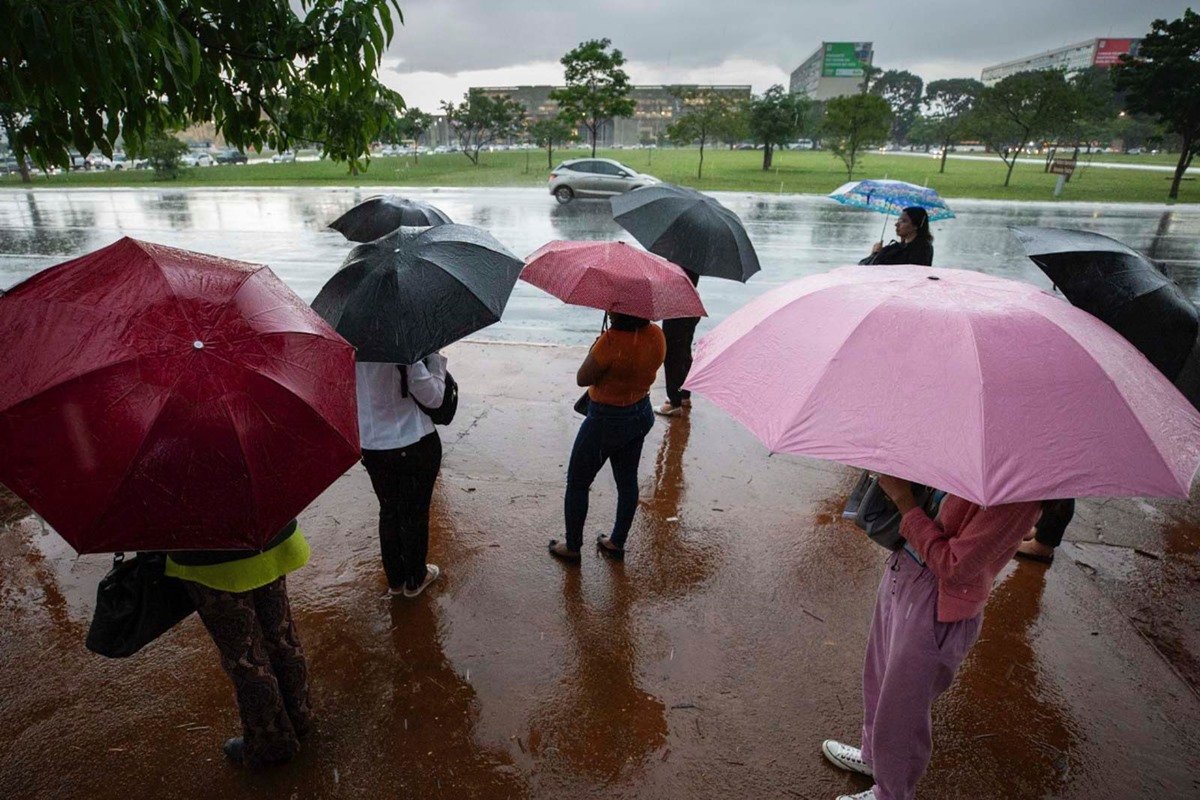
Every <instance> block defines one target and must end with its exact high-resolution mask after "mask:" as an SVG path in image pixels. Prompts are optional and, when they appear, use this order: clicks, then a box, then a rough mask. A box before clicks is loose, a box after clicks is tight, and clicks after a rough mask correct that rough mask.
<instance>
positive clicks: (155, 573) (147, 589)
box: [84, 553, 196, 658]
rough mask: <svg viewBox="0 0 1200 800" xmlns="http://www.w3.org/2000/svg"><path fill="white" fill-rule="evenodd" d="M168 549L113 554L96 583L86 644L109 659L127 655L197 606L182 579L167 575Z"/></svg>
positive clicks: (155, 637)
mask: <svg viewBox="0 0 1200 800" xmlns="http://www.w3.org/2000/svg"><path fill="white" fill-rule="evenodd" d="M166 565H167V556H166V553H138V554H137V555H135V556H134V557H133V558H130V559H126V558H125V554H124V553H116V554H114V556H113V567H112V569H111V570H109V573H108V574H107V575H105V576H104V577H103V578H102V579H101V580H100V585H99V586H98V587H96V613H95V614H94V615H93V616H92V625H91V628H89V629H88V634H87V639H86V640H85V641H84V645H85V646H86V647H87V649H88V650H91V651H92V652H93V653H98V654H99V655H102V656H106V657H108V658H126V657H127V656H131V655H133V654H134V653H136V652H137V651H138V650H141V649H142V648H143V647H145V646H146V645H148V644H150V642H153V641H154V640H155V639H157V638H158V637H159V636H162V635H163V634H164V633H166V632H167V631H169V630H171V628H173V627H175V626H176V625H177V624H179V623H180V622H181V621H182V620H184V619H185V618H186V617H187V616H188V615H190V614H191V613H192V612H193V611H195V610H196V606H195V605H194V604H193V603H192V599H191V597H189V596H188V593H187V589H185V588H184V586H183V582H182V581H180V580H177V579H175V578H171V577H168V576H167V575H166V574H165V573H164V570H165V569H166Z"/></svg>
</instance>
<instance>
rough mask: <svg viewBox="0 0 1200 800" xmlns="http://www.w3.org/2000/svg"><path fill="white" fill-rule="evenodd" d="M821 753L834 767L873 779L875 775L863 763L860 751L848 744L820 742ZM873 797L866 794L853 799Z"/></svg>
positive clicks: (865, 763)
mask: <svg viewBox="0 0 1200 800" xmlns="http://www.w3.org/2000/svg"><path fill="white" fill-rule="evenodd" d="M821 752H822V753H824V754H825V757H826V758H828V759H829V760H830V761H831V762H832V763H833V765H834V766H837V767H841V768H842V769H844V770H848V771H850V772H857V773H858V774H859V775H866V776H868V777H871V778H874V777H875V773H874V772H872V771H871V767H870V765H868V764H867V762H865V761H863V757H862V750H859V749H858V748H857V747H851V746H850V745H848V744H842V743H841V742H835V741H834V740H833V739H826V740H825V741H823V742H821ZM874 796H875V795H874V794H872V793H871V792H867V793H866V794H862V795H854V797H855V798H859V797H861V798H865V799H866V800H870V798H873V797H874Z"/></svg>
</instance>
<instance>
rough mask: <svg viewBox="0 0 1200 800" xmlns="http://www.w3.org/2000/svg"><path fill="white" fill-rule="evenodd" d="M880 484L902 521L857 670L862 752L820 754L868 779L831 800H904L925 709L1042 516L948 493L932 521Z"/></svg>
mask: <svg viewBox="0 0 1200 800" xmlns="http://www.w3.org/2000/svg"><path fill="white" fill-rule="evenodd" d="M879 485H880V486H881V487H882V488H883V490H884V491H885V492H887V494H888V496H889V497H891V498H892V500H893V501H894V502H895V503H896V506H897V507H898V508H899V509H900V511H901V512H903V514H904V516H903V519H902V521H901V523H900V533H901V535H903V536H904V539H905V546H904V547H902V548H900V549H899V550H897V551H896V552H894V553H893V554H892V556H891V557H890V558H889V559H888V561H887V570H886V571H885V572H884V573H883V580H882V582H881V583H880V584H879V593H878V596H877V598H876V600H875V614H874V618H873V620H872V622H871V633H870V635H869V636H868V637H867V656H866V663H865V664H864V666H863V728H862V746H861V747H853V746H851V745H847V744H843V743H841V742H838V741H834V740H832V739H829V740H826V741H825V742H824V743H822V745H821V750H822V752H824V754H825V757H826V758H828V759H829V760H830V761H831V762H833V763H834V764H836V765H837V766H839V767H841V768H842V769H846V770H850V771H852V772H857V773H860V774H863V775H866V776H868V777H871V778H874V781H875V784H874V786H872V787H871V788H870V789H868V790H866V791H865V792H861V793H859V794H855V795H842V796H841V797H840V798H838V800H910V799H911V798H912V797H913V796H914V795H915V794H916V790H917V783H918V781H920V779H921V776H922V775H923V774H924V773H925V769H926V767H928V766H929V757H930V754H931V751H932V729H931V728H932V724H931V720H930V710H931V708H932V706H933V701H934V700H936V699H937V697H938V695H940V694H941V693H942V692H944V691H946V689H947V688H948V687H949V686H950V684H951V682H952V681H953V680H954V674H955V673H956V672H957V671H958V667H959V665H960V664H961V663H962V662H963V659H964V658H965V657H966V655H967V651H969V650H970V649H971V646H972V645H973V644H975V640H976V639H977V638H978V637H979V629H980V626H981V625H982V624H983V607H984V604H986V603H987V599H988V595H989V594H990V593H991V590H992V584H993V582H994V581H995V580H996V576H997V575H998V574H999V573H1000V570H1002V569H1003V568H1004V565H1005V564H1007V563H1008V561H1009V560H1010V559H1011V558H1012V557H1013V554H1014V553H1015V552H1016V550H1017V547H1019V546H1020V544H1021V541H1022V540H1023V538H1024V537H1025V534H1026V533H1028V532H1029V529H1030V528H1031V527H1032V526H1033V524H1034V523H1035V522H1036V521H1037V518H1038V515H1039V514H1040V513H1041V505H1040V504H1039V503H1037V502H1027V503H1008V504H1005V505H997V506H992V507H990V508H984V507H982V506H978V505H975V504H974V503H971V502H969V501H967V500H964V499H962V498H961V497H955V496H954V495H947V496H946V499H945V500H943V501H942V505H941V509H940V510H939V512H938V515H937V519H936V520H933V519H930V518H929V516H928V515H927V514H926V513H925V512H924V511H923V510H921V508H920V507H919V506H918V505H917V503H916V501H915V500H914V499H913V493H912V487H911V485H910V484H909V482H908V481H905V480H901V479H898V478H893V477H890V476H886V475H882V476H880V478H879Z"/></svg>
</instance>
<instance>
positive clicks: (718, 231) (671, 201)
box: [610, 183, 760, 283]
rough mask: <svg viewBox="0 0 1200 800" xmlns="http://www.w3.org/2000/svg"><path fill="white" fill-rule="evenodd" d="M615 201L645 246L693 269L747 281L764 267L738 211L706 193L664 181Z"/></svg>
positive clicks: (620, 220)
mask: <svg viewBox="0 0 1200 800" xmlns="http://www.w3.org/2000/svg"><path fill="white" fill-rule="evenodd" d="M610 202H611V203H612V211H613V219H614V220H616V221H617V224H618V225H620V226H621V227H622V228H624V229H625V230H627V231H629V232H630V233H632V234H633V238H635V239H637V240H638V241H639V242H640V243H641V244H642V246H643V247H645V248H646V249H647V250H649V251H650V252H651V253H655V254H656V255H660V256H662V257H663V258H665V259H667V260H668V261H671V262H674V263H676V264H678V265H679V266H681V267H683V268H684V269H686V270H688V271H690V272H694V273H695V274H697V275H711V276H712V277H714V278H728V279H729V280H734V281H741V282H742V283H745V282H746V281H747V280H749V278H750V276H751V275H753V274H754V273H756V272H758V271H759V269H760V267H759V265H758V254H757V253H755V252H754V245H753V244H751V243H750V237H749V236H747V235H746V229H745V228H744V227H743V226H742V221H741V220H740V219H738V216H737V214H734V213H733V212H732V211H730V210H729V209H728V208H726V207H725V206H723V205H721V204H720V203H718V202H717V201H716V200H714V199H713V198H711V197H709V196H708V195H706V194H703V193H701V192H697V191H696V190H694V189H685V188H684V187H682V186H674V185H672V184H669V183H659V184H654V185H653V186H644V187H642V188H641V189H634V190H633V191H632V192H626V193H625V194H622V195H617V196H616V197H614V198H612V200H611V201H610Z"/></svg>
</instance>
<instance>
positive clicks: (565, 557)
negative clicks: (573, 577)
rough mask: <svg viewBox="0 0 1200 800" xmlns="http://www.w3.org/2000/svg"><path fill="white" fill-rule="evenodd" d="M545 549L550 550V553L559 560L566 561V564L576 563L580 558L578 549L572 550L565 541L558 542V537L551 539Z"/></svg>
mask: <svg viewBox="0 0 1200 800" xmlns="http://www.w3.org/2000/svg"><path fill="white" fill-rule="evenodd" d="M547 549H548V550H549V551H550V555H552V556H554V557H555V558H557V559H558V560H559V561H566V562H567V563H568V564H578V563H579V562H580V560H581V557H580V555H579V551H578V550H572V549H571V548H569V547H567V544H566V542H559V541H558V539H551V540H550V544H549V545H548V547H547Z"/></svg>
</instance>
